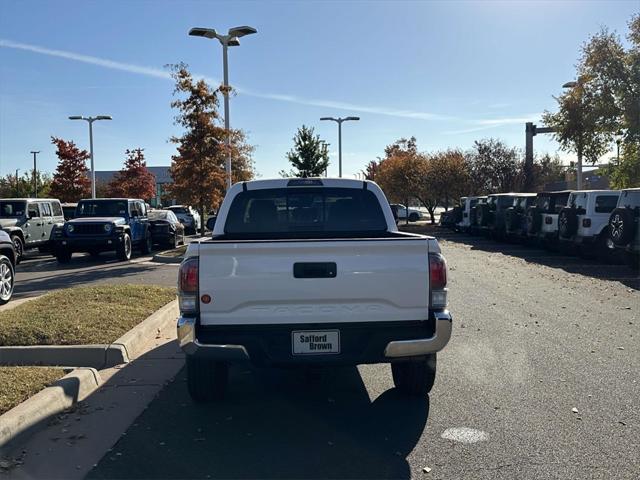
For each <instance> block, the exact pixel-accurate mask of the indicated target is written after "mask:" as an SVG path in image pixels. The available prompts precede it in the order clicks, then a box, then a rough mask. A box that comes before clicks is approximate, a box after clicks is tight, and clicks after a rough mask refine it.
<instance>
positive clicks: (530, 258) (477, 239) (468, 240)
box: [403, 225, 640, 290]
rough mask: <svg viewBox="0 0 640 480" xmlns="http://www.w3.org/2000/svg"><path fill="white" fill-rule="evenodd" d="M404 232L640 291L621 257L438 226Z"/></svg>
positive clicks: (639, 279)
mask: <svg viewBox="0 0 640 480" xmlns="http://www.w3.org/2000/svg"><path fill="white" fill-rule="evenodd" d="M403 230H405V231H407V232H411V233H421V234H424V235H433V236H434V237H436V238H437V239H438V240H446V241H449V242H454V243H459V244H464V245H468V246H470V247H471V249H472V250H481V251H484V252H488V253H502V254H504V255H510V256H513V257H518V258H521V259H523V260H525V261H526V262H528V263H536V264H539V265H544V266H547V267H551V268H560V269H562V270H564V271H566V272H568V273H572V274H576V275H584V276H587V277H591V278H597V279H600V280H612V281H618V282H620V283H622V284H624V285H626V286H627V287H629V288H633V289H635V290H640V276H639V275H638V273H637V272H635V271H633V270H632V269H631V268H629V267H628V266H627V265H624V262H623V260H622V259H621V258H620V259H618V258H616V259H612V261H609V262H600V261H598V260H588V259H585V258H582V257H579V256H578V255H577V254H576V255H571V254H569V253H563V252H560V251H550V250H546V249H544V248H542V247H539V246H532V245H525V244H522V243H507V242H500V241H495V240H492V239H490V238H487V237H483V236H473V235H469V234H466V233H459V232H453V231H451V230H448V229H445V228H439V227H435V226H430V225H429V226H426V227H409V228H403Z"/></svg>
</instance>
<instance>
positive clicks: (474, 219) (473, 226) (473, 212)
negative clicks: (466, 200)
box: [468, 196, 487, 235]
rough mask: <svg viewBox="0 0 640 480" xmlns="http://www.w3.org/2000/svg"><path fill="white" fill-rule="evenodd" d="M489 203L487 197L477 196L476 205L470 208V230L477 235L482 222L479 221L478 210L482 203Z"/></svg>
mask: <svg viewBox="0 0 640 480" xmlns="http://www.w3.org/2000/svg"><path fill="white" fill-rule="evenodd" d="M485 203H487V197H486V196H483V197H476V202H475V205H473V206H472V207H471V209H470V210H469V228H468V232H469V233H471V234H472V235H475V234H477V233H479V232H480V224H479V223H478V211H479V210H480V209H481V208H482V205H483V204H485Z"/></svg>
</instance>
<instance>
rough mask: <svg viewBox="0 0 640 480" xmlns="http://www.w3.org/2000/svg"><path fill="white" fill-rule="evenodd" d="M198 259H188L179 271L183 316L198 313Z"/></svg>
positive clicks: (179, 295) (180, 303)
mask: <svg viewBox="0 0 640 480" xmlns="http://www.w3.org/2000/svg"><path fill="white" fill-rule="evenodd" d="M198 274H199V265H198V258H196V257H192V258H187V259H186V260H185V261H184V262H182V264H181V265H180V270H179V271H178V303H179V306H180V313H181V314H182V315H195V314H196V313H198V306H199V303H198Z"/></svg>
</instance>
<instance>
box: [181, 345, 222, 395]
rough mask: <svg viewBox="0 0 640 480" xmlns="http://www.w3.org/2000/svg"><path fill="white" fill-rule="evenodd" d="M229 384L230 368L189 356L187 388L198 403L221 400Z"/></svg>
mask: <svg viewBox="0 0 640 480" xmlns="http://www.w3.org/2000/svg"><path fill="white" fill-rule="evenodd" d="M228 383H229V367H228V366H227V365H226V364H225V363H222V362H215V361H213V360H208V359H204V358H194V357H192V356H190V355H187V387H188V389H189V395H191V399H192V400H193V401H194V402H196V403H204V402H211V401H213V400H220V399H221V398H222V397H224V393H225V391H226V389H227V384H228Z"/></svg>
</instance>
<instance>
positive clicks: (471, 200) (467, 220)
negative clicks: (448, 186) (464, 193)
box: [457, 197, 483, 232]
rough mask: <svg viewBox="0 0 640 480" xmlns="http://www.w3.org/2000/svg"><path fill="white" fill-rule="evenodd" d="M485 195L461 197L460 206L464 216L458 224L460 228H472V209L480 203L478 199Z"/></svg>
mask: <svg viewBox="0 0 640 480" xmlns="http://www.w3.org/2000/svg"><path fill="white" fill-rule="evenodd" d="M480 198H483V197H460V207H461V210H462V212H461V213H462V218H461V219H460V221H459V222H458V224H457V227H458V230H460V231H461V232H468V231H469V229H470V228H471V209H472V208H473V207H475V205H476V203H478V199H480Z"/></svg>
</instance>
